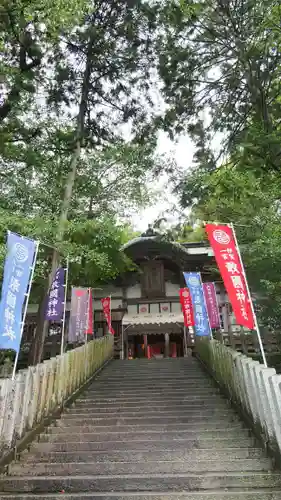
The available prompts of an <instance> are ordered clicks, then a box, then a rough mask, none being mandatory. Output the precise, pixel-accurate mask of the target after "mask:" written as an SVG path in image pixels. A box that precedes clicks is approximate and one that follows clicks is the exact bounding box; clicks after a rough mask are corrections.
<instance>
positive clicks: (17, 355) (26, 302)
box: [12, 241, 39, 380]
mask: <svg viewBox="0 0 281 500" xmlns="http://www.w3.org/2000/svg"><path fill="white" fill-rule="evenodd" d="M35 245H36V248H35V253H34V258H33V263H32V267H31V275H30V280H29V285H28V289H27V293H26V299H25V305H24V310H23V316H22V321H21V330H20V342H21V339H22V335H23V329H24V324H25V318H26V313H27V307H28V302H29V297H30V292H31V286H32V282H33V276H34V270H35V265H36V260H37V255H38V249H39V241H36V242H35ZM19 353H20V345H19V349H18V352H17V354H16V357H15V362H14V368H13V373H12V380H14V378H15V374H16V369H17V364H18V359H19Z"/></svg>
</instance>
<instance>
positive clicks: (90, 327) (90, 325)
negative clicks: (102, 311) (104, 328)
mask: <svg viewBox="0 0 281 500" xmlns="http://www.w3.org/2000/svg"><path fill="white" fill-rule="evenodd" d="M86 333H90V334H92V335H93V296H92V290H91V288H89V305H88V321H87V331H86Z"/></svg>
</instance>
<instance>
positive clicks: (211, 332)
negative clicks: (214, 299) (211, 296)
mask: <svg viewBox="0 0 281 500" xmlns="http://www.w3.org/2000/svg"><path fill="white" fill-rule="evenodd" d="M198 274H199V276H200V282H201V288H202V295H203V300H204V304H205V310H206V315H207V318H208V325H209V328H210V337H211V339H212V338H213V331H212V328H211V324H210V318H209V314H208V309H207V302H206V297H205V293H204V289H203V282H202V276H201V273H198Z"/></svg>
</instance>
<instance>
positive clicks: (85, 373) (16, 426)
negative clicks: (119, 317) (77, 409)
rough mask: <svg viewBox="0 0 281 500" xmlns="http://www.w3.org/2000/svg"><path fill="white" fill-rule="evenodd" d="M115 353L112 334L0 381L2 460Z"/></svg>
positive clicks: (0, 451) (0, 452)
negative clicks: (13, 377)
mask: <svg viewBox="0 0 281 500" xmlns="http://www.w3.org/2000/svg"><path fill="white" fill-rule="evenodd" d="M112 354H113V336H112V335H110V336H107V337H103V338H102V339H97V340H93V341H91V342H88V343H87V344H84V345H83V346H80V347H77V348H76V349H73V350H72V351H68V352H66V353H65V354H63V355H62V356H56V357H55V358H51V359H49V360H48V361H44V362H43V363H41V364H38V365H36V366H30V367H29V368H28V369H26V370H21V371H19V372H18V373H17V375H16V377H15V379H14V380H12V379H11V378H10V379H3V380H0V459H1V455H3V454H6V453H7V452H9V450H11V449H14V448H15V446H16V443H17V441H18V440H21V439H22V438H23V437H24V436H25V434H26V433H28V431H31V430H32V429H34V428H35V427H36V426H38V425H39V424H40V423H41V422H43V421H44V419H45V418H46V417H49V416H51V415H52V414H55V413H56V412H58V411H59V410H60V408H62V407H63V405H64V403H65V402H66V401H67V400H68V399H69V398H70V397H71V396H72V395H73V394H74V393H75V391H76V390H78V389H79V388H80V387H81V386H82V385H83V384H84V383H85V382H86V381H87V380H88V379H90V378H91V376H92V375H93V374H94V373H95V372H96V371H97V370H98V369H99V368H100V367H101V366H102V365H103V364H104V363H105V362H106V361H107V360H108V359H110V358H111V357H112Z"/></svg>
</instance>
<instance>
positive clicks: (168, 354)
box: [165, 333, 170, 358]
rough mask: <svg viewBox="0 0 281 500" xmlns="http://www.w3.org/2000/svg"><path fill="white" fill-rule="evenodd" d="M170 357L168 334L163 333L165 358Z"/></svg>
mask: <svg viewBox="0 0 281 500" xmlns="http://www.w3.org/2000/svg"><path fill="white" fill-rule="evenodd" d="M169 357H170V335H169V333H165V358H169Z"/></svg>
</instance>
